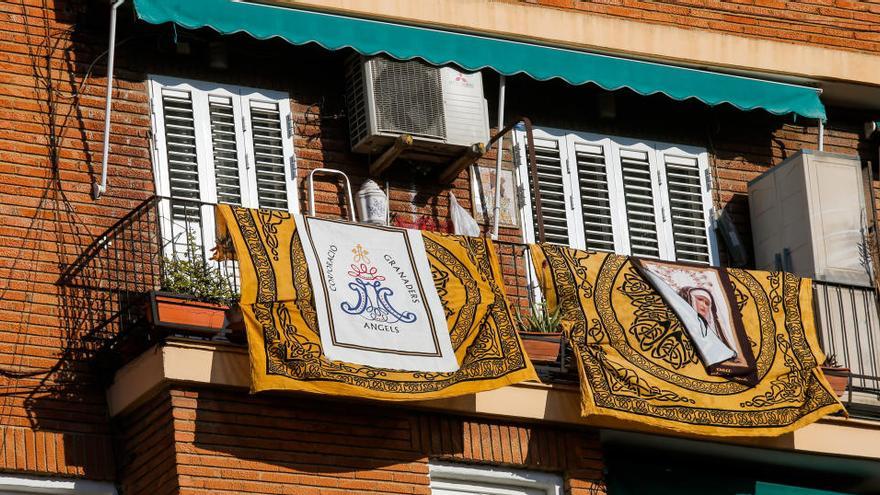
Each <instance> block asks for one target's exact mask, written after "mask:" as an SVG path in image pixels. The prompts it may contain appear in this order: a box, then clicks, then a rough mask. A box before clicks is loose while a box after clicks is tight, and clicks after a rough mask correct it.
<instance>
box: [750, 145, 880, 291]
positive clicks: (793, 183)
mask: <svg viewBox="0 0 880 495" xmlns="http://www.w3.org/2000/svg"><path fill="white" fill-rule="evenodd" d="M749 212H750V214H751V224H752V240H753V242H754V246H755V265H756V266H757V268H759V269H769V270H785V271H788V272H793V273H795V274H797V275H800V276H803V277H809V278H812V279H815V280H817V281H820V282H831V283H837V284H846V285H855V286H862V287H870V286H871V269H870V257H869V256H868V250H867V244H866V243H867V238H868V234H867V228H866V224H867V222H866V211H865V184H864V183H863V182H862V165H861V161H860V160H859V157H857V156H848V155H839V154H834V153H824V152H820V151H811V150H803V151H800V152H798V153H796V154H795V155H793V156H792V157H791V158H789V159H787V160H785V161H784V162H782V163H780V164H779V165H777V166H775V167H773V168H771V169H770V170H768V171H767V172H765V173H764V174H762V175H761V176H759V177H758V178H756V179H754V180H752V181H751V182H749Z"/></svg>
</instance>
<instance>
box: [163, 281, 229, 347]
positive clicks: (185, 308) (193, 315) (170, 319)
mask: <svg viewBox="0 0 880 495" xmlns="http://www.w3.org/2000/svg"><path fill="white" fill-rule="evenodd" d="M150 306H151V308H150V311H147V315H148V318H149V320H150V323H152V324H153V326H155V327H162V328H169V329H174V330H179V331H182V332H185V333H192V334H195V335H199V336H203V337H211V336H213V335H216V334H217V333H219V332H220V331H221V330H223V327H224V325H225V322H226V314H225V313H226V310H227V309H229V308H228V307H226V306H222V305H219V304H214V303H207V302H202V301H195V300H193V299H191V298H188V297H187V296H182V295H177V294H168V293H162V292H153V293H151V294H150Z"/></svg>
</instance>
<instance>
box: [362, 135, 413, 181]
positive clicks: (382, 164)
mask: <svg viewBox="0 0 880 495" xmlns="http://www.w3.org/2000/svg"><path fill="white" fill-rule="evenodd" d="M412 145H413V137H412V136H410V135H409V134H401V135H400V136H397V139H395V140H394V144H392V145H391V147H390V148H388V149H387V150H385V152H384V153H382V156H380V157H379V158H377V159H376V161H374V162H373V163H371V164H370V177H378V176H379V175H380V174H382V172H384V171H386V170H387V169H388V167H390V166H391V164H392V163H394V160H396V159H397V157H399V156H400V154H401V153H403V152H404V151H406V149H407V148H409V147H410V146H412Z"/></svg>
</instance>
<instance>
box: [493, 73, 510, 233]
mask: <svg viewBox="0 0 880 495" xmlns="http://www.w3.org/2000/svg"><path fill="white" fill-rule="evenodd" d="M506 86H507V78H506V77H504V74H501V75H500V76H499V79H498V131H499V132H501V128H502V127H504V97H505V92H506ZM503 154H504V136H503V135H502V136H501V137H499V138H498V146H497V147H496V148H495V201H494V202H493V203H492V204H493V205H494V206H493V208H492V239H493V240H494V239H498V217H499V214H500V213H501V158H502V155H503Z"/></svg>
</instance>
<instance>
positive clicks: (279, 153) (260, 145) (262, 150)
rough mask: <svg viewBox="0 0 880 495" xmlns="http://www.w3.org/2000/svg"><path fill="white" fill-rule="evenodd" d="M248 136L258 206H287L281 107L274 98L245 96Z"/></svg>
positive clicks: (281, 207) (283, 207)
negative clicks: (248, 118) (270, 99)
mask: <svg viewBox="0 0 880 495" xmlns="http://www.w3.org/2000/svg"><path fill="white" fill-rule="evenodd" d="M244 102H246V104H247V108H248V113H249V115H250V129H249V132H248V134H249V136H248V137H249V139H250V145H251V153H252V157H253V164H254V169H255V173H256V189H257V190H256V193H257V201H258V202H259V206H260V208H272V209H277V210H287V209H288V205H289V202H288V191H287V164H286V154H285V143H284V141H285V139H286V136H285V132H284V125H285V123H284V120H283V119H282V110H281V108H280V107H279V105H278V102H277V101H263V100H259V99H255V98H245V99H244Z"/></svg>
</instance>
